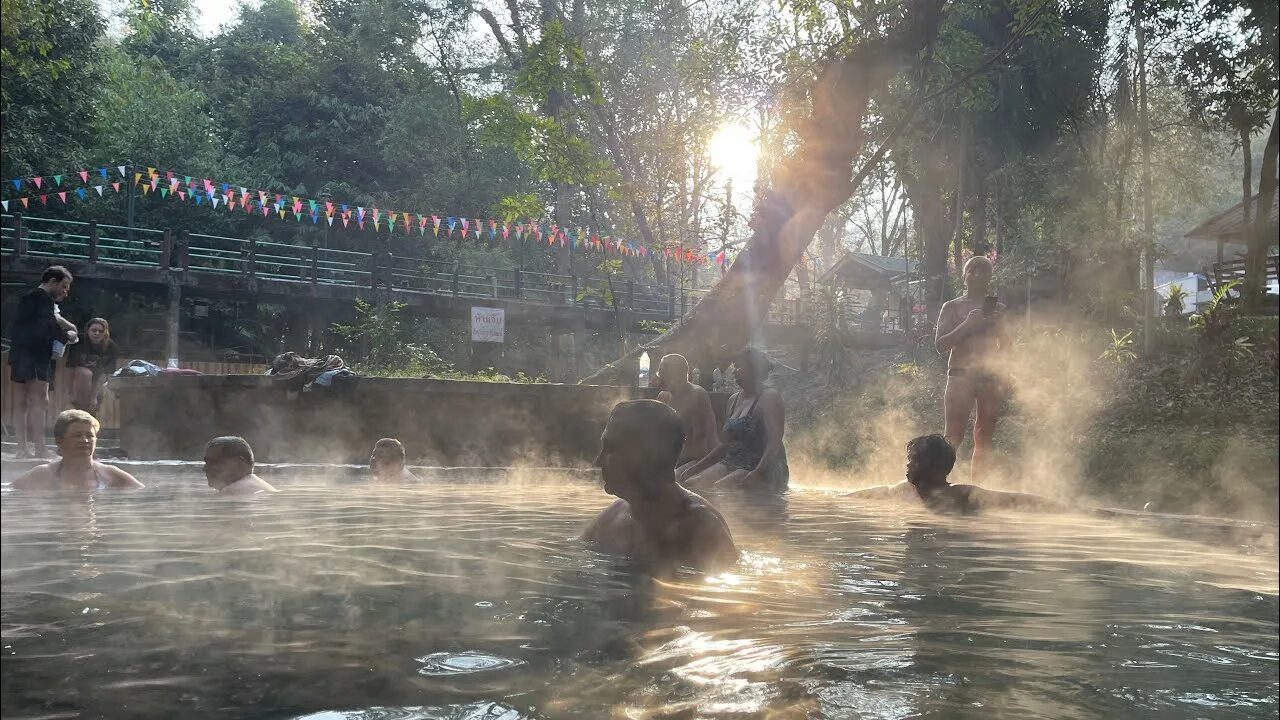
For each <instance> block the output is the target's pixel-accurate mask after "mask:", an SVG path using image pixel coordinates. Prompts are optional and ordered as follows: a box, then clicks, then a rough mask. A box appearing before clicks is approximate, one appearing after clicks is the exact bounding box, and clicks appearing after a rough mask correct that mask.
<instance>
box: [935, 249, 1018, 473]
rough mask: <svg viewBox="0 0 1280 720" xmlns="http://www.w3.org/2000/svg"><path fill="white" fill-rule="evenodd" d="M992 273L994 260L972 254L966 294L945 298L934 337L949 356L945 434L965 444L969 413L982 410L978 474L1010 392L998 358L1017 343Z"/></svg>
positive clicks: (976, 432)
mask: <svg viewBox="0 0 1280 720" xmlns="http://www.w3.org/2000/svg"><path fill="white" fill-rule="evenodd" d="M991 274H992V265H991V261H990V260H988V259H987V258H985V257H983V256H981V255H977V256H974V257H972V258H969V262H967V263H965V264H964V290H965V292H964V295H963V296H961V297H958V298H955V299H954V300H948V301H947V302H946V303H944V304H943V306H942V310H941V311H940V312H939V313H938V333H937V336H936V338H935V340H934V346H935V347H936V348H937V350H938V353H939V354H940V355H946V356H947V389H946V392H945V393H944V394H943V397H942V408H943V411H942V412H943V423H944V424H943V428H944V429H943V435H944V436H945V437H946V440H947V442H948V443H949V444H950V445H951V447H953V448H959V447H960V443H961V442H962V441H963V440H964V433H965V428H966V426H967V425H968V424H969V415H970V414H972V413H974V411H975V409H976V411H977V416H976V417H975V418H974V421H973V458H972V459H971V460H970V468H969V471H970V477H971V478H972V479H975V480H976V479H978V478H980V477H981V476H982V472H983V471H984V470H985V469H986V463H987V459H988V455H989V454H990V452H991V438H992V436H993V435H994V434H995V429H996V421H997V420H998V419H999V415H1000V410H1001V408H1002V406H1003V405H1004V401H1005V397H1006V387H1005V382H1004V378H1003V377H1002V375H1003V372H1002V371H1001V370H1000V369H999V368H997V367H996V365H997V360H998V357H999V355H1000V354H1001V353H1003V352H1005V351H1007V350H1008V349H1009V346H1010V344H1011V340H1010V338H1009V334H1008V332H1007V330H1006V328H1005V324H1004V312H1005V306H1004V304H1003V303H1000V302H998V301H997V300H996V297H995V296H994V295H989V294H988V291H989V289H990V287H991Z"/></svg>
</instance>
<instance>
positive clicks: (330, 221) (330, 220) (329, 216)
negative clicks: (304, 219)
mask: <svg viewBox="0 0 1280 720" xmlns="http://www.w3.org/2000/svg"><path fill="white" fill-rule="evenodd" d="M325 220H328V221H329V225H330V226H332V225H333V216H332V215H328V216H326V217H325ZM343 224H345V223H343Z"/></svg>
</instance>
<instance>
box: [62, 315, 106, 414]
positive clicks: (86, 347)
mask: <svg viewBox="0 0 1280 720" xmlns="http://www.w3.org/2000/svg"><path fill="white" fill-rule="evenodd" d="M67 367H68V368H70V369H71V404H72V405H73V406H75V408H76V409H78V410H85V411H87V412H91V413H94V412H97V411H98V403H99V401H100V398H101V392H102V386H103V385H104V384H105V383H106V380H107V376H108V375H110V374H111V373H113V372H115V370H116V344H115V343H114V342H112V341H111V326H110V325H108V324H107V321H106V320H103V319H102V318H94V319H92V320H90V321H89V324H87V325H85V338H84V341H83V342H78V343H76V344H74V345H72V346H71V347H70V348H68V349H67Z"/></svg>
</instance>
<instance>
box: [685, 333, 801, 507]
mask: <svg viewBox="0 0 1280 720" xmlns="http://www.w3.org/2000/svg"><path fill="white" fill-rule="evenodd" d="M772 371H773V363H772V362H771V361H770V360H769V358H768V357H767V356H766V355H765V354H764V353H763V352H761V351H760V350H757V349H756V348H753V347H747V348H745V349H744V350H743V351H742V352H741V353H740V354H739V355H738V357H737V358H736V359H735V360H734V364H733V379H734V380H735V381H737V383H738V386H739V387H740V388H742V390H741V391H739V392H737V393H734V395H733V396H732V397H730V398H729V403H728V407H727V410H726V413H725V414H726V416H727V419H726V420H725V423H724V428H723V430H722V431H721V438H720V442H719V444H717V445H716V447H715V449H713V450H712V451H711V452H709V453H707V455H706V456H705V457H703V458H702V459H701V460H699V461H698V462H696V463H694V464H692V465H689V466H686V467H685V468H682V469H681V472H680V474H679V477H678V478H677V479H679V480H680V481H681V482H682V483H684V484H685V485H687V486H688V487H690V488H695V489H697V488H708V487H713V486H714V487H720V488H723V487H741V488H744V489H764V490H773V491H781V490H785V489H786V488H787V476H788V474H789V472H788V470H787V451H786V449H785V448H784V447H783V445H782V433H783V430H784V428H785V426H786V409H785V408H784V407H783V404H782V395H781V394H780V393H779V392H778V391H777V390H775V389H773V388H771V387H766V386H765V381H766V380H768V379H769V373H770V372H772Z"/></svg>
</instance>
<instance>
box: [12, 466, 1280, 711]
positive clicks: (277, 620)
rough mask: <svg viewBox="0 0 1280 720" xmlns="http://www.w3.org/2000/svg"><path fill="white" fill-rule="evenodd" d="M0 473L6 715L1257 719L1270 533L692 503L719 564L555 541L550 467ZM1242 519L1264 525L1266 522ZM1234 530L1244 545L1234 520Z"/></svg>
mask: <svg viewBox="0 0 1280 720" xmlns="http://www.w3.org/2000/svg"><path fill="white" fill-rule="evenodd" d="M136 474H138V475H139V476H140V477H141V478H142V479H143V480H144V482H147V483H148V484H149V485H150V486H151V487H149V488H148V489H147V490H145V491H141V492H139V493H136V494H115V495H99V496H96V497H92V498H49V497H36V496H29V495H21V494H18V493H13V492H6V493H5V494H4V496H3V512H2V518H0V527H2V528H3V615H2V620H3V692H2V698H3V700H2V702H0V712H2V714H3V716H4V717H5V718H37V717H38V718H59V717H67V718H70V717H84V718H98V717H101V718H201V717H216V718H298V717H305V718H450V719H460V718H468V719H471V718H544V717H545V718H610V717H613V718H657V717H679V718H691V717H734V718H747V717H768V718H907V717H920V716H927V717H939V718H944V717H945V718H955V717H968V718H1000V717H1008V718H1031V717H1045V718H1121V717H1123V718H1200V717H1215V718H1225V717H1241V718H1243V717H1272V718H1274V717H1275V716H1276V713H1277V711H1278V710H1280V702H1278V700H1277V695H1278V694H1280V651H1278V645H1280V641H1278V640H1277V632H1278V630H1280V627H1278V624H1277V607H1278V606H1277V595H1276V593H1277V557H1276V554H1275V552H1276V551H1275V538H1274V530H1270V531H1266V532H1264V533H1263V535H1262V536H1261V538H1260V541H1259V542H1251V543H1245V544H1242V543H1241V542H1240V541H1239V540H1238V539H1236V540H1233V539H1231V538H1230V536H1228V535H1223V536H1222V537H1220V538H1219V537H1216V536H1213V534H1212V533H1210V536H1209V537H1203V536H1198V537H1197V539H1191V538H1189V537H1188V536H1187V535H1186V534H1182V535H1181V536H1180V535H1179V533H1177V532H1170V531H1169V528H1162V527H1155V526H1153V525H1152V524H1151V523H1147V522H1138V521H1123V520H1111V519H1105V518H1092V517H1083V518H1082V517H1069V518H1045V517H1043V516H1031V515H1026V516H1017V515H1004V516H985V517H971V518H940V517H936V516H931V515H926V514H923V513H914V512H908V513H904V512H903V511H902V510H900V509H896V508H894V509H888V508H884V507H877V506H872V505H858V506H855V505H853V504H851V503H849V502H848V501H846V500H841V499H839V498H836V497H833V496H831V495H828V494H823V493H818V492H806V491H793V492H792V493H791V494H790V496H789V497H787V498H786V499H785V500H784V501H781V502H775V503H773V504H771V505H768V506H755V507H752V506H746V505H744V504H743V503H741V502H730V501H725V502H721V503H719V504H720V506H721V507H722V510H723V511H724V512H725V514H726V516H727V517H728V518H729V520H730V524H731V526H732V528H733V531H734V533H735V536H736V538H737V540H738V543H739V546H740V548H742V549H743V551H744V559H743V561H742V563H741V564H740V566H739V567H738V568H736V569H735V571H734V572H732V573H728V574H724V575H720V576H715V577H709V578H703V577H700V576H695V575H687V576H682V577H678V578H676V579H674V580H669V581H654V580H651V579H648V578H647V577H646V576H644V575H643V574H640V573H638V572H636V571H635V568H633V567H631V566H629V564H628V563H627V562H625V561H622V560H618V559H615V558H611V557H607V556H603V555H599V554H597V553H595V552H592V551H591V550H589V549H587V548H585V547H583V546H582V545H581V544H580V543H579V542H577V541H576V540H575V539H573V537H574V535H575V534H576V533H577V531H578V530H579V529H580V528H581V527H582V525H583V524H584V523H585V522H586V521H587V520H588V519H589V517H590V516H591V515H592V514H593V513H594V512H596V511H598V510H599V509H600V508H601V507H603V506H604V505H605V504H606V502H607V499H606V497H605V496H604V495H603V493H601V492H600V491H599V490H598V489H596V487H595V486H594V485H593V484H592V483H591V482H590V481H588V480H584V479H583V477H582V476H581V475H572V476H571V475H568V474H560V473H554V472H544V473H530V474H526V475H525V476H523V477H520V478H515V479H509V480H504V481H497V482H494V481H489V482H456V481H448V482H432V483H429V484H426V485H424V486H422V487H417V488H408V489H390V490H388V489H382V488H374V487H370V486H367V485H359V484H352V483H343V482H337V481H323V480H317V479H310V480H309V479H307V478H306V477H298V478H294V479H281V478H280V477H279V476H278V475H274V474H272V473H270V472H263V475H264V477H267V478H268V479H269V480H272V481H278V484H279V486H281V487H282V489H283V490H284V492H283V493H282V494H280V495H278V496H275V497H269V498H258V499H254V500H251V501H228V500H226V499H219V498H216V497H214V496H212V495H211V494H210V491H209V490H208V489H207V488H206V487H205V486H204V483H203V478H202V477H201V476H199V474H198V472H197V471H196V470H195V469H184V470H174V469H172V468H170V469H165V470H160V469H152V470H151V471H148V470H146V469H143V470H139V471H138V472H137V473H136ZM1268 533H1270V535H1268ZM1255 540H1258V538H1255Z"/></svg>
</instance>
